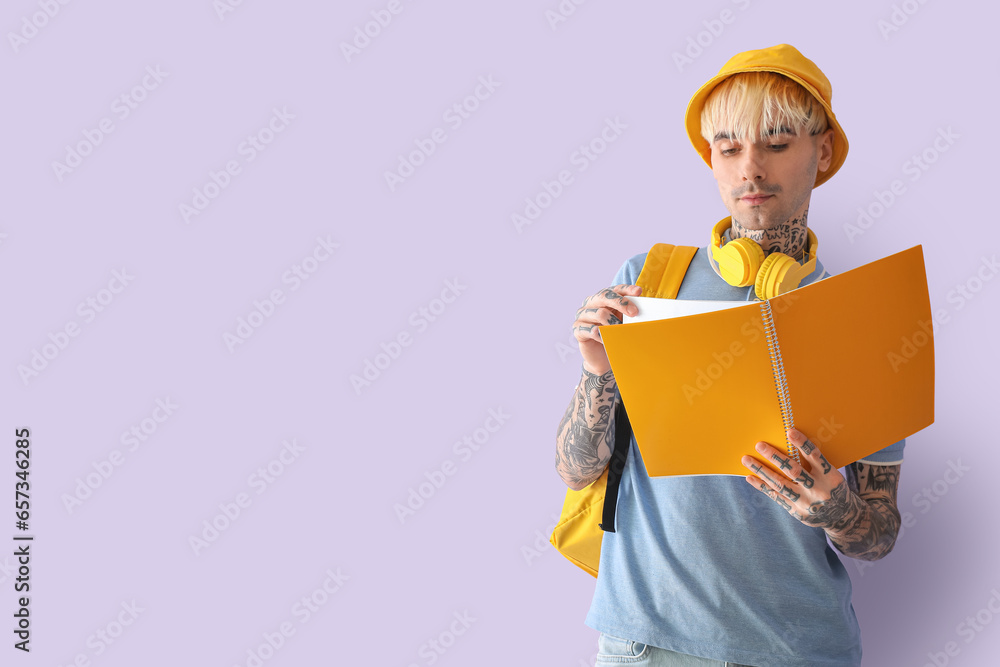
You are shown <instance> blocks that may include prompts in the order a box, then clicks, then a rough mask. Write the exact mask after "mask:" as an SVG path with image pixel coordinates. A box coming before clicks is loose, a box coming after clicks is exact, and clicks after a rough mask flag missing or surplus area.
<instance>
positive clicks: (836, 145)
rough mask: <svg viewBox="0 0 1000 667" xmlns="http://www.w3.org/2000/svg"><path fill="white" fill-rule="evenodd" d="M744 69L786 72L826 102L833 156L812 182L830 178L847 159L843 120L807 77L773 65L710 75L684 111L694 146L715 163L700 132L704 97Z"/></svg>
mask: <svg viewBox="0 0 1000 667" xmlns="http://www.w3.org/2000/svg"><path fill="white" fill-rule="evenodd" d="M743 72H774V73H776V74H781V75H783V76H787V77H788V78H789V79H791V80H792V81H795V82H796V83H798V84H799V85H801V86H802V87H803V88H805V89H806V90H807V91H808V92H809V94H810V95H812V96H813V97H814V98H815V99H816V101H817V102H819V103H820V104H821V105H822V106H823V110H824V111H826V118H827V121H828V123H829V127H832V128H833V158H832V160H831V161H830V166H829V167H828V168H827V169H826V171H818V172H816V182H815V183H814V184H813V187H814V188H815V187H817V186H819V185H822V184H823V183H825V182H827V181H828V180H830V178H831V177H832V176H833V175H834V174H835V173H837V171H838V170H839V169H840V167H841V166H842V165H843V164H844V160H846V159H847V149H848V144H847V135H846V134H844V130H843V128H841V127H840V123H838V122H837V117H836V115H834V113H833V109H831V108H830V105H829V104H827V103H826V102H824V101H823V97H822V96H821V95H820V94H819V91H817V90H816V89H815V88H814V87H813V86H812V85H811V84H810V83H809V82H808V81H806V80H804V79H803V78H802V77H800V76H797V75H796V74H794V73H792V72H789V71H787V70H783V69H781V68H777V67H771V66H758V67H753V66H751V67H745V68H740V69H739V70H737V71H733V72H725V73H724V74H717V75H716V76H714V77H712V78H711V79H709V80H708V82H707V83H705V85H703V86H702V87H701V88H699V89H698V91H697V92H696V93H695V94H694V96H693V97H692V98H691V101H690V102H688V106H687V110H686V111H685V112H684V125H685V128H686V129H687V134H688V139H690V140H691V144H692V145H693V146H694V148H695V150H696V151H698V154H699V155H701V159H702V160H704V161H705V164H707V165H708V166H709V167H711V166H712V146H711V145H710V144H709V143H708V142H707V141H705V139H704V138H702V136H701V111H702V109H703V108H704V107H705V101H706V100H707V99H708V96H709V95H711V94H712V91H713V90H715V87H716V86H717V85H719V84H720V83H722V81H724V80H725V79H728V78H729V77H731V76H733V75H734V74H741V73H743Z"/></svg>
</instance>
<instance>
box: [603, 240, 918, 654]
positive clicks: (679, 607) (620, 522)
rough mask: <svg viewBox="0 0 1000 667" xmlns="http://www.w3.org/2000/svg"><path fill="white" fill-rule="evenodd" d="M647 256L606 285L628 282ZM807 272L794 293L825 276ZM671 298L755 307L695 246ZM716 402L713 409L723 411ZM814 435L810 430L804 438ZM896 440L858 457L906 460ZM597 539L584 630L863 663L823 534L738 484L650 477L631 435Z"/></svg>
mask: <svg viewBox="0 0 1000 667" xmlns="http://www.w3.org/2000/svg"><path fill="white" fill-rule="evenodd" d="M645 259H646V253H642V254H639V255H635V256H634V257H632V258H631V259H629V260H628V261H627V262H625V264H624V265H623V266H622V268H621V269H620V270H619V271H618V273H617V274H616V275H615V278H614V281H613V282H612V284H613V285H619V284H629V285H634V284H635V281H636V279H637V278H638V276H639V272H640V271H641V269H642V265H643V262H644V261H645ZM827 275H828V274H827V273H826V270H825V269H824V268H823V265H822V264H821V263H820V262H819V261H817V264H816V270H815V271H814V272H813V273H811V274H810V275H809V276H808V277H806V278H805V279H804V280H803V281H802V283H801V284H802V285H806V284H809V283H811V282H813V281H815V280H819V279H821V278H825V277H827ZM677 298H678V299H706V300H707V299H714V300H727V301H739V300H748V301H757V300H758V299H757V297H756V296H755V295H754V293H753V287H752V286H751V287H732V286H730V285H729V284H727V283H726V282H725V281H724V280H723V279H722V278H721V277H720V276H719V275H718V274H717V273H716V272H715V269H713V267H712V264H711V262H710V255H709V249H708V248H701V249H699V251H698V253H697V254H696V255H695V257H694V259H693V260H692V261H691V265H690V267H689V268H688V271H687V274H686V275H685V277H684V281H683V282H682V283H681V287H680V291H679V292H678V294H677ZM724 410H725V406H720V412H723V411H724ZM807 435H811V434H807ZM905 443H906V441H905V440H901V441H899V442H897V443H895V444H892V445H890V446H888V447H886V448H885V449H882V450H879V451H878V452H875V453H874V454H872V455H870V456H868V457H865V458H864V459H862V460H863V461H865V462H867V463H873V464H880V465H889V464H894V463H900V462H902V459H903V448H904V447H905ZM615 527H616V532H614V533H604V536H603V540H602V544H601V564H600V568H599V570H598V577H597V587H596V589H595V591H594V599H593V602H592V603H591V607H590V612H589V613H588V614H587V619H586V624H587V625H588V626H590V627H592V628H594V629H595V630H599V631H601V632H604V633H607V634H610V635H615V636H617V637H622V638H627V639H631V640H634V641H638V642H642V643H644V644H650V645H652V646H658V647H661V648H665V649H669V650H671V651H677V652H679V653H686V654H689V655H695V656H700V657H703V658H710V659H713V660H729V661H733V662H741V663H746V664H750V665H768V666H769V667H782V666H785V665H788V666H790V667H791V666H795V667H800V666H801V665H817V666H818V665H838V666H842V665H860V664H861V631H860V628H859V627H858V621H857V617H856V616H855V614H854V607H853V606H852V604H851V580H850V578H849V577H848V575H847V571H846V570H845V568H844V566H843V564H842V563H841V561H840V557H839V556H838V554H837V553H836V552H835V551H834V550H833V548H832V547H831V546H830V545H829V544H828V543H827V539H826V533H825V532H824V531H823V529H821V528H813V527H809V526H806V525H805V524H803V523H801V522H800V521H798V520H797V519H795V518H794V517H792V516H790V515H789V514H788V512H786V511H785V510H784V509H782V508H781V507H780V506H779V505H778V504H777V503H775V502H774V501H773V500H771V499H770V498H769V497H767V496H765V495H764V494H763V493H761V492H760V491H759V490H758V489H756V488H754V487H752V486H750V485H749V484H747V483H746V481H745V480H744V478H743V477H737V476H732V475H704V476H689V477H653V478H651V477H649V475H648V474H647V473H646V468H645V466H644V465H643V462H642V456H641V454H640V453H639V449H638V446H637V445H636V442H635V437H634V436H633V437H632V442H631V445H630V449H629V454H628V459H627V461H626V464H625V468H624V471H623V473H622V479H621V486H620V488H619V492H618V505H617V515H616V520H615Z"/></svg>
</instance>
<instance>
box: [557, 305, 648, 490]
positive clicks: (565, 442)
mask: <svg viewBox="0 0 1000 667" xmlns="http://www.w3.org/2000/svg"><path fill="white" fill-rule="evenodd" d="M640 292H641V289H640V288H639V287H636V286H635V285H616V286H614V287H609V288H607V289H603V290H601V291H600V292H598V293H596V294H593V295H591V296H589V297H587V298H586V299H585V300H584V302H583V306H581V307H580V309H579V310H577V311H576V321H575V322H573V335H574V336H575V337H576V339H577V341H578V342H579V344H580V354H582V355H583V377H582V378H580V383H579V384H578V385H577V387H576V391H575V392H574V394H573V398H572V399H571V400H570V402H569V407H568V408H566V414H564V415H563V418H562V421H561V422H559V429H558V430H557V431H556V471H557V472H558V473H559V476H560V477H561V478H562V480H563V482H565V483H566V486H568V487H570V488H571V489H574V490H576V491H579V490H580V489H583V488H584V487H586V486H588V485H589V484H591V483H592V482H593V481H594V480H595V479H597V478H598V477H600V476H601V473H603V472H604V469H605V468H606V467H607V465H608V461H609V460H611V451H612V449H614V438H615V426H614V421H615V418H614V415H615V401H616V400H618V385H617V384H616V383H615V376H614V374H613V373H612V372H611V364H610V362H609V361H608V354H607V352H605V350H604V342H603V341H602V340H601V334H600V331H599V327H601V326H604V325H611V324H620V323H621V321H622V318H623V313H627V314H629V315H635V314H636V313H638V309H637V308H636V306H635V304H633V303H632V302H631V301H630V300H629V299H628V298H627V296H628V295H631V296H638V294H639V293H640Z"/></svg>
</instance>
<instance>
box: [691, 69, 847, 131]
mask: <svg viewBox="0 0 1000 667" xmlns="http://www.w3.org/2000/svg"><path fill="white" fill-rule="evenodd" d="M782 126H784V127H787V128H789V129H791V130H793V131H794V132H796V133H798V132H799V131H800V130H802V129H804V130H805V131H806V132H807V133H808V134H810V135H815V134H819V133H821V132H823V131H825V130H826V129H827V126H828V123H827V119H826V111H824V109H823V107H822V105H821V104H820V103H819V101H818V100H816V98H814V97H813V96H812V95H811V94H809V91H807V90H806V89H805V88H803V87H802V86H801V85H799V84H798V83H797V82H795V81H793V80H791V79H789V78H788V77H786V76H782V75H780V74H777V73H775V72H740V73H738V74H734V75H733V76H730V77H728V78H727V79H725V80H724V81H723V82H722V83H720V84H719V85H718V86H716V87H715V89H713V90H712V92H711V94H710V95H709V96H708V99H707V100H705V106H704V107H703V108H702V111H701V136H702V137H703V138H704V139H705V141H707V142H708V143H709V144H711V143H712V141H713V139H715V135H716V133H717V132H720V131H721V132H729V133H731V138H732V139H733V140H734V141H737V142H740V143H742V142H744V141H745V140H746V138H747V137H750V136H753V135H754V134H755V133H756V134H757V135H758V136H759V137H760V141H761V142H764V141H766V140H767V138H768V136H770V132H769V131H770V130H772V129H774V128H777V127H782Z"/></svg>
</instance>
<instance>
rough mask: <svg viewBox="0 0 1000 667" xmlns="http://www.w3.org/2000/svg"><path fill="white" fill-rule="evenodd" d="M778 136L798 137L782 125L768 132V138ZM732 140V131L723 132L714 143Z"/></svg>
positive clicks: (717, 135)
mask: <svg viewBox="0 0 1000 667" xmlns="http://www.w3.org/2000/svg"><path fill="white" fill-rule="evenodd" d="M776 134H789V135H791V136H793V137H795V136H798V135H797V134H795V132H793V131H792V130H791V128H788V127H785V126H784V125H782V126H781V127H772V128H771V129H770V130H768V131H767V135H768V136H771V137H773V136H774V135H776ZM732 138H733V133H732V132H731V131H730V130H723V131H721V132H717V133H716V134H715V137H714V138H713V139H712V141H721V140H723V139H729V140H732Z"/></svg>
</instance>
